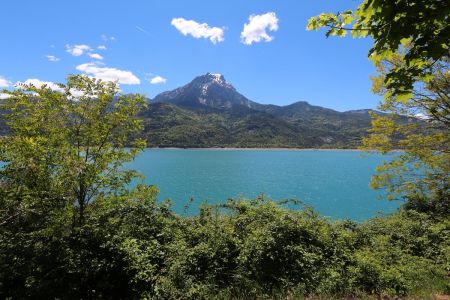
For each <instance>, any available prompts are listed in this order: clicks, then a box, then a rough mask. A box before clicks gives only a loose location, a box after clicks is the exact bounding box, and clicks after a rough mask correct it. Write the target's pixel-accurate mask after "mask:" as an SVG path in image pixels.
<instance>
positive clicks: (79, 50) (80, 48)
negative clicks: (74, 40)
mask: <svg viewBox="0 0 450 300" xmlns="http://www.w3.org/2000/svg"><path fill="white" fill-rule="evenodd" d="M66 49H67V50H66V51H67V52H69V53H70V54H72V55H73V56H81V55H83V53H84V52H87V51H91V50H92V48H91V47H89V46H88V45H72V46H71V45H66Z"/></svg>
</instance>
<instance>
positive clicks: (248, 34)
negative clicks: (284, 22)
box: [241, 12, 278, 45]
mask: <svg viewBox="0 0 450 300" xmlns="http://www.w3.org/2000/svg"><path fill="white" fill-rule="evenodd" d="M266 30H269V31H277V30H278V18H277V15H276V14H275V13H274V12H268V13H266V14H263V15H251V16H250V17H249V18H248V23H246V24H244V29H243V30H242V32H241V41H242V43H244V44H246V45H251V44H252V43H259V42H261V41H266V42H270V41H272V40H273V36H270V35H268V34H267V31H266Z"/></svg>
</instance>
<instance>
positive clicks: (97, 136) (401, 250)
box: [0, 76, 450, 299]
mask: <svg viewBox="0 0 450 300" xmlns="http://www.w3.org/2000/svg"><path fill="white" fill-rule="evenodd" d="M61 89H63V92H61V91H53V90H50V89H49V88H47V87H45V86H44V87H41V88H36V87H33V86H24V87H23V88H22V89H21V90H18V91H14V92H11V97H10V98H8V99H7V102H6V104H5V106H4V109H5V110H6V113H7V116H8V125H9V126H10V128H11V130H12V132H11V134H10V135H8V136H5V137H2V139H1V145H2V148H1V159H2V160H4V161H5V162H6V165H4V166H3V167H2V169H1V173H0V175H1V177H0V184H1V189H0V220H1V223H0V298H6V299H11V298H12V299H23V298H37V299H40V298H59V299H67V298H69V299H93V298H94V299H104V298H106V299H129V298H132V299H134V298H140V299H141V298H142V299H210V298H219V299H220V298H222V299H223V298H233V299H235V298H243V299H248V298H283V297H284V298H293V297H296V298H302V297H304V296H314V295H319V296H322V295H323V296H324V297H327V296H328V295H332V296H333V297H340V296H342V297H346V296H359V295H361V296H374V297H380V296H386V295H388V296H407V295H420V297H431V295H432V294H433V293H448V292H449V291H450V283H449V281H448V277H446V274H448V272H449V271H450V261H449V258H450V238H449V237H450V223H449V220H448V218H445V216H444V217H443V216H440V215H438V214H436V215H428V214H425V213H421V212H416V211H412V210H404V209H403V210H401V211H400V212H398V213H396V214H394V215H392V216H389V217H383V218H375V219H373V220H370V221H368V222H366V223H363V224H357V223H354V222H351V221H339V222H331V221H329V220H327V219H324V218H322V217H320V216H319V215H318V214H316V213H315V212H314V211H313V210H312V209H310V208H307V207H304V208H303V209H299V210H289V209H285V208H284V207H283V204H282V203H276V202H274V201H271V200H268V199H266V198H264V197H263V196H260V197H258V198H256V199H253V200H233V199H231V200H229V201H227V202H226V203H224V204H223V205H219V206H204V207H202V208H201V210H200V212H199V213H198V215H195V216H179V215H176V214H175V213H173V212H172V210H171V208H170V202H158V201H157V194H158V190H157V188H156V187H153V186H147V185H142V184H138V185H136V186H135V187H134V188H129V186H128V184H129V183H130V181H131V180H132V179H133V178H136V177H134V175H135V173H134V172H129V171H124V170H123V169H122V168H121V165H122V163H123V162H126V161H128V160H130V159H132V158H133V157H134V155H136V154H137V152H138V149H139V148H133V149H127V148H124V146H125V145H128V143H130V142H129V140H128V138H129V136H130V134H131V135H132V134H134V135H136V134H138V132H137V131H138V130H139V129H140V128H142V123H141V122H142V121H141V120H139V119H137V118H136V114H137V112H138V110H139V108H140V107H141V106H142V102H143V101H142V98H141V97H139V96H118V97H117V96H116V95H115V93H116V91H117V89H116V86H115V85H114V84H110V83H105V82H101V81H97V80H93V79H90V78H87V77H83V76H75V77H69V80H68V84H67V85H66V86H63V85H61ZM77 95H78V96H77ZM140 145H141V142H140V141H139V140H137V143H136V146H137V147H138V146H140ZM82 191H86V193H84V192H82ZM86 195H89V196H87V197H84V196H86Z"/></svg>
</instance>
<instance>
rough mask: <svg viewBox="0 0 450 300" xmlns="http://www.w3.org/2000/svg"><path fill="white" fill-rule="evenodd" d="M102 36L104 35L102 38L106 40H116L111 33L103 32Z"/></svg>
mask: <svg viewBox="0 0 450 300" xmlns="http://www.w3.org/2000/svg"><path fill="white" fill-rule="evenodd" d="M101 37H102V40H103V41H105V42H108V41H115V40H116V38H115V37H113V36H109V35H106V34H102V35H101Z"/></svg>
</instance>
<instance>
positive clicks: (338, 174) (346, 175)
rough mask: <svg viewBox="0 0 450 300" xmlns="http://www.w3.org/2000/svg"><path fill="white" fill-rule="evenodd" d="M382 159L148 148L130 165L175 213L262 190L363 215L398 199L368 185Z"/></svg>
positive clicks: (387, 208)
mask: <svg viewBox="0 0 450 300" xmlns="http://www.w3.org/2000/svg"><path fill="white" fill-rule="evenodd" d="M386 159H389V157H386V156H381V155H377V154H367V153H364V152H359V151H335V150H330V151H317V150H305V151H291V150H183V149H149V150H146V151H145V152H143V153H142V154H141V155H140V156H139V157H138V158H137V159H136V160H135V161H134V162H132V163H130V164H129V167H130V168H133V169H136V170H138V171H140V172H141V173H142V174H144V175H145V176H146V179H145V182H146V183H148V184H154V185H157V186H158V188H159V189H160V191H161V193H160V196H159V198H160V199H161V200H162V199H166V198H170V199H172V201H173V208H174V210H175V211H177V212H178V213H185V214H186V213H187V214H192V213H195V212H197V211H198V207H199V205H200V204H201V203H205V202H207V203H210V204H212V203H218V202H224V201H226V199H228V198H230V197H245V198H252V197H256V196H257V195H259V194H261V193H264V194H265V195H266V196H267V197H270V198H272V199H276V200H280V199H286V198H294V199H300V200H301V201H303V202H304V203H306V204H308V205H311V206H312V207H314V209H315V210H317V211H318V212H320V213H321V214H323V215H325V216H329V217H332V218H335V219H342V218H350V219H353V220H358V221H361V220H365V219H368V218H370V217H372V216H374V215H376V214H377V213H378V212H384V213H387V212H391V211H394V210H395V209H396V208H397V207H398V205H399V203H398V202H389V201H387V200H385V199H384V200H383V199H379V198H380V196H382V195H383V193H382V192H381V191H374V190H371V189H370V188H369V186H368V185H369V181H370V177H371V175H372V174H373V173H374V169H375V167H376V166H377V165H378V164H379V163H381V162H382V161H383V160H386ZM191 198H193V199H194V201H193V202H192V203H191V204H190V206H189V209H188V210H187V211H186V210H185V205H186V204H187V203H189V199H191Z"/></svg>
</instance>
